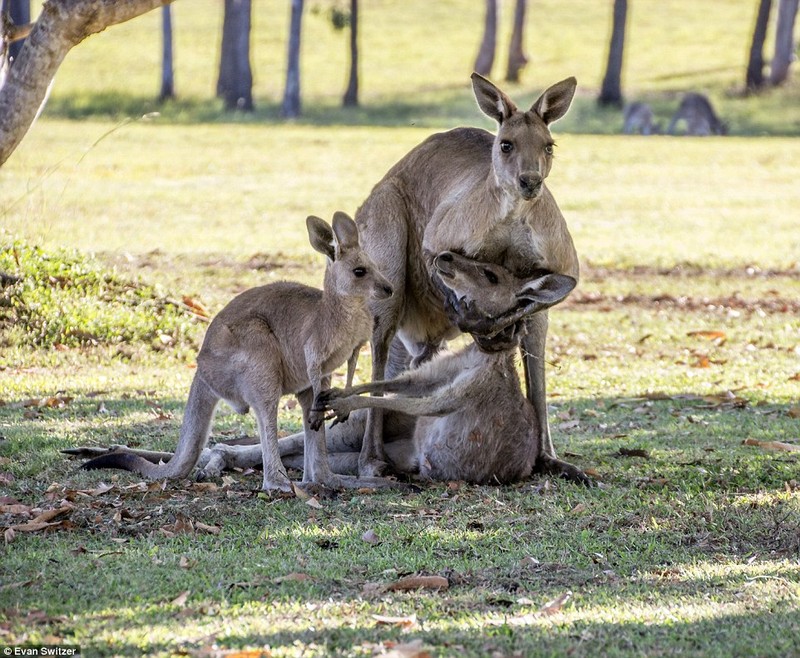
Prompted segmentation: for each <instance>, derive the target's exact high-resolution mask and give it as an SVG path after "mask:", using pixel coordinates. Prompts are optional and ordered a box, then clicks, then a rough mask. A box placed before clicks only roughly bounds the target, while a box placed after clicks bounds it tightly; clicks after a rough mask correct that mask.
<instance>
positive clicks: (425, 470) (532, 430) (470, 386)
mask: <svg viewBox="0 0 800 658" xmlns="http://www.w3.org/2000/svg"><path fill="white" fill-rule="evenodd" d="M434 266H435V267H436V271H437V273H438V274H439V275H440V276H441V278H442V283H443V284H444V285H445V286H447V288H448V289H449V290H451V291H452V292H453V294H454V295H455V296H456V297H457V298H459V299H462V298H466V299H469V300H474V302H475V303H476V305H477V306H478V307H479V308H480V311H481V312H482V313H484V314H485V315H487V316H488V317H497V316H499V315H502V314H504V313H506V312H507V311H509V310H511V309H514V308H516V309H519V308H522V309H523V311H522V312H523V313H529V312H530V310H531V306H532V305H535V306H536V307H538V308H539V309H540V310H543V309H545V308H548V307H550V306H552V305H553V304H556V303H558V302H559V301H561V300H562V299H564V297H566V296H567V294H568V293H569V292H570V291H571V290H572V289H573V288H574V287H575V284H576V283H577V282H576V281H575V279H573V278H572V277H569V276H565V275H562V274H550V273H547V274H544V275H542V276H538V277H535V278H530V279H519V278H517V277H515V276H514V275H513V274H512V273H511V272H509V271H508V270H506V269H505V268H503V267H500V266H497V265H491V264H489V263H480V262H477V261H474V260H471V259H467V258H464V257H463V256H460V255H458V254H455V253H450V252H445V253H443V254H440V255H438V256H437V257H436V258H434ZM520 305H521V306H520ZM515 358H516V350H515V349H514V347H510V348H508V349H504V350H501V351H495V352H485V351H483V350H481V349H480V347H479V346H478V344H477V343H473V344H472V345H470V346H469V347H466V348H464V349H463V350H461V351H460V352H457V353H454V354H453V353H449V354H440V355H437V356H436V357H434V358H433V359H432V360H430V361H427V362H426V363H424V364H422V365H421V366H419V367H418V368H416V369H412V370H408V371H406V372H404V373H402V374H400V375H399V376H398V377H396V378H394V379H391V380H388V381H377V382H372V383H369V384H363V385H360V386H354V387H352V388H348V389H345V390H340V389H328V390H326V391H323V392H322V393H320V395H318V396H317V399H316V401H315V408H317V407H318V408H325V409H330V410H332V411H333V412H334V413H335V414H337V416H338V415H339V414H344V415H345V416H346V415H348V414H349V413H350V412H353V411H355V410H357V409H362V408H368V409H369V408H381V409H387V410H391V411H393V412H399V413H401V414H409V415H413V416H418V417H419V418H418V419H417V423H416V427H415V429H414V431H413V439H412V440H411V441H406V442H405V443H403V442H395V443H394V444H387V445H389V446H392V450H391V451H390V452H389V455H390V456H389V459H390V461H392V462H393V465H394V466H395V468H397V469H398V470H401V471H403V470H404V471H413V470H416V471H418V472H419V473H420V475H422V476H423V477H425V478H429V479H436V480H467V481H469V482H474V483H477V484H487V483H490V482H497V483H507V482H513V481H516V480H519V479H522V478H525V477H528V476H529V475H530V474H531V472H532V471H533V470H534V468H535V466H536V457H537V454H538V444H539V441H540V436H539V431H538V428H537V425H536V422H535V412H534V409H533V405H532V404H531V402H530V401H529V400H528V399H527V398H526V397H525V396H524V395H523V394H522V389H521V386H520V380H519V376H518V375H517V371H516V368H515V365H514V363H515ZM363 393H371V394H375V393H393V394H394V395H393V396H392V397H363V396H362V395H361V394H363ZM332 447H335V446H332Z"/></svg>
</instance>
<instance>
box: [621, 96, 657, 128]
mask: <svg viewBox="0 0 800 658" xmlns="http://www.w3.org/2000/svg"><path fill="white" fill-rule="evenodd" d="M622 132H623V133H625V134H626V135H633V134H636V133H639V134H640V135H657V134H658V133H659V132H661V127H660V126H659V125H658V123H656V121H655V119H654V116H653V110H652V108H651V107H650V106H649V105H648V104H647V103H642V102H640V101H636V102H635V103H631V104H630V105H627V106H626V107H625V112H624V113H623V126H622Z"/></svg>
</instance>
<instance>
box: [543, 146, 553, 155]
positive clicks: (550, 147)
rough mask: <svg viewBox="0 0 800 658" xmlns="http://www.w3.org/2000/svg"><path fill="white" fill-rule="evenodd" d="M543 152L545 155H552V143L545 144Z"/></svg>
mask: <svg viewBox="0 0 800 658" xmlns="http://www.w3.org/2000/svg"><path fill="white" fill-rule="evenodd" d="M544 152H545V153H547V155H553V145H552V144H548V145H547V146H545V147H544Z"/></svg>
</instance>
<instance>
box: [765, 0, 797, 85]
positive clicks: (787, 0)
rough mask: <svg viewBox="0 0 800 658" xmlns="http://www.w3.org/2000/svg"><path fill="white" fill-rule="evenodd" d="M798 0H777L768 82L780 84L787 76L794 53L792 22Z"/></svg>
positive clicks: (795, 15)
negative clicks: (772, 53) (773, 52)
mask: <svg viewBox="0 0 800 658" xmlns="http://www.w3.org/2000/svg"><path fill="white" fill-rule="evenodd" d="M799 4H800V2H798V0H779V2H778V25H777V27H776V28H775V55H774V56H773V57H772V66H770V71H769V83H770V84H771V85H780V84H783V83H784V82H786V80H787V79H788V78H789V65H790V64H791V63H792V58H793V55H794V22H795V18H796V17H797V9H798V5H799Z"/></svg>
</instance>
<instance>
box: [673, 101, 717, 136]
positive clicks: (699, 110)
mask: <svg viewBox="0 0 800 658" xmlns="http://www.w3.org/2000/svg"><path fill="white" fill-rule="evenodd" d="M680 121H685V122H686V134H687V135H699V136H706V135H727V134H728V126H727V124H726V123H725V122H723V121H721V120H720V118H719V117H718V116H717V115H716V113H715V112H714V108H713V107H712V105H711V101H710V100H708V97H707V96H705V95H704V94H695V93H689V94H686V95H685V96H684V97H683V100H682V101H681V104H680V106H679V107H678V110H677V111H676V112H675V114H674V115H673V117H672V120H671V121H670V122H669V128H667V132H668V133H669V134H670V135H674V134H675V128H676V127H677V125H678V122H680Z"/></svg>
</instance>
